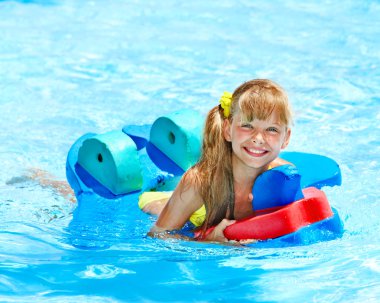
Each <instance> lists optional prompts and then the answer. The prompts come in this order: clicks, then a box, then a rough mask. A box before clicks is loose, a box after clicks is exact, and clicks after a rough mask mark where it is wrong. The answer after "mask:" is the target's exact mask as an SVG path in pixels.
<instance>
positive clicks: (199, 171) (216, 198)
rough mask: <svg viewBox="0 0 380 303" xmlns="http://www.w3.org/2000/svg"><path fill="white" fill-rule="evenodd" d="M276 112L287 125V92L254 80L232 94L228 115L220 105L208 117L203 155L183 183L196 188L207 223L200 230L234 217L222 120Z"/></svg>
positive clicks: (229, 149)
mask: <svg viewBox="0 0 380 303" xmlns="http://www.w3.org/2000/svg"><path fill="white" fill-rule="evenodd" d="M274 111H276V112H277V113H278V115H279V118H280V123H282V124H284V125H285V126H287V127H288V126H289V125H290V124H291V123H292V115H291V110H290V106H289V103H288V97H287V94H286V92H285V91H284V90H283V89H282V88H281V87H280V86H279V85H278V84H276V83H274V82H273V81H271V80H266V79H256V80H251V81H248V82H245V83H243V84H241V85H240V86H239V87H238V88H237V89H236V90H235V91H234V93H233V94H232V104H231V113H230V115H229V117H228V118H225V117H224V114H223V109H222V108H221V106H219V105H218V106H215V107H214V108H212V109H211V110H210V112H209V113H208V115H207V118H206V122H205V127H204V131H203V143H202V154H201V158H200V160H199V161H198V163H197V164H196V165H195V166H193V167H192V168H191V169H190V170H189V171H187V172H186V174H185V176H184V178H183V179H182V182H183V183H182V184H189V183H187V182H186V180H189V181H190V182H191V184H193V185H195V186H196V188H197V189H198V191H199V193H200V195H201V197H202V199H203V201H204V204H205V207H206V220H205V222H204V223H203V225H202V231H203V232H205V231H206V229H207V228H209V227H210V226H212V225H216V224H218V223H219V222H220V221H222V219H224V218H227V219H233V218H234V200H235V194H234V183H233V173H232V145H231V142H228V141H227V140H225V138H224V133H223V124H224V119H229V120H230V121H232V120H233V119H234V117H235V116H236V115H237V114H238V113H240V114H241V117H242V119H244V120H246V121H253V120H254V119H259V120H266V119H267V118H268V117H269V116H270V115H271V114H272V112H274Z"/></svg>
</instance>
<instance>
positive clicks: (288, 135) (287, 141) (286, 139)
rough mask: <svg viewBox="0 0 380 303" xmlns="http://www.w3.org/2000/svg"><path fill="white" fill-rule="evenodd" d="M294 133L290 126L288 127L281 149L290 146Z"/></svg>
mask: <svg viewBox="0 0 380 303" xmlns="http://www.w3.org/2000/svg"><path fill="white" fill-rule="evenodd" d="M291 134H292V130H291V129H290V128H288V129H287V130H286V134H285V138H284V142H283V143H282V145H281V149H284V148H286V147H287V146H288V144H289V141H290V135H291Z"/></svg>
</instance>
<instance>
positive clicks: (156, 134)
mask: <svg viewBox="0 0 380 303" xmlns="http://www.w3.org/2000/svg"><path fill="white" fill-rule="evenodd" d="M186 117H191V119H190V120H188V119H186ZM189 121H190V122H191V123H190V122H189ZM190 124H191V125H190ZM202 125H203V119H202V118H201V115H200V114H199V113H197V112H195V111H189V110H186V111H182V112H181V113H177V114H171V115H168V116H166V117H165V118H162V117H161V118H159V119H157V120H156V122H155V123H153V125H126V126H125V127H124V128H123V129H122V130H120V131H113V132H109V133H106V134H103V135H97V134H93V133H88V134H85V135H83V136H81V137H80V138H79V139H78V140H77V141H76V142H74V144H73V145H72V147H71V148H70V150H69V153H68V156H67V164H66V175H67V179H68V182H69V184H70V185H71V187H72V188H73V190H74V192H75V194H76V196H77V197H78V196H80V195H81V194H83V193H86V194H90V195H95V196H97V197H98V198H101V199H103V198H104V199H107V200H109V199H123V197H128V196H130V195H132V194H134V193H142V192H145V191H170V190H173V189H174V188H175V187H176V185H177V183H178V181H179V180H180V177H181V176H182V174H183V173H184V171H185V170H186V169H187V168H188V167H190V166H191V165H193V164H195V162H196V161H197V160H198V157H199V155H200V146H201V144H200V142H201V129H202ZM160 138H163V139H162V140H160ZM173 151H174V153H173ZM280 157H281V158H283V159H285V160H287V161H289V162H291V163H293V164H294V165H295V166H296V168H295V167H294V166H290V165H288V166H280V167H277V168H273V169H271V170H270V171H267V172H266V173H264V174H262V175H261V176H260V177H258V178H257V180H256V183H255V186H254V188H253V195H254V204H253V208H254V210H255V212H256V216H255V217H252V218H248V219H246V220H242V221H239V222H237V223H235V224H233V225H230V226H229V227H228V228H226V230H225V234H226V237H227V238H231V239H244V238H245V239H248V238H249V239H252V237H253V238H254V239H259V240H267V239H274V238H276V239H279V240H281V241H285V242H286V241H287V242H289V243H292V244H304V243H309V242H310V241H311V240H310V239H311V237H310V236H311V235H317V236H315V237H314V238H313V241H320V240H325V239H332V238H336V237H338V236H340V235H341V234H342V231H343V227H342V223H341V221H340V218H339V215H338V213H337V212H336V210H334V209H333V208H331V207H330V206H329V204H328V201H327V199H326V197H325V195H324V193H323V192H322V191H320V189H321V188H322V187H323V186H335V185H340V184H341V173H340V169H339V166H338V164H337V163H336V162H335V161H334V160H333V159H331V158H328V157H325V156H322V155H316V154H310V153H302V152H283V153H281V154H280ZM103 164H106V165H103ZM123 165H124V166H123ZM107 168H108V169H110V172H112V174H111V175H109V173H110V172H106V171H105V170H107ZM107 173H108V175H107ZM260 184H261V185H260ZM281 184H282V185H281ZM280 185H281V186H280ZM271 186H272V188H271ZM312 187H315V189H309V188H312ZM264 189H265V190H264ZM279 189H280V190H279ZM303 196H304V197H303ZM310 201H311V202H310ZM312 205H313V206H312ZM329 207H330V211H329V210H328V209H329ZM316 210H318V211H319V213H320V214H325V215H324V216H317V217H314V216H313V215H312V213H314V212H315V211H316ZM326 214H328V215H326ZM204 215H205V209H203V210H201V211H200V212H199V213H198V216H197V219H196V220H195V219H194V220H193V221H194V222H196V224H195V223H194V222H193V223H194V225H195V226H199V225H200V224H202V222H203V218H204ZM295 218H296V219H295ZM311 219H313V220H311ZM275 227H276V228H277V229H276V228H275ZM253 230H254V231H253ZM258 231H260V232H259V234H257V232H258ZM324 235H329V236H328V237H327V236H326V237H325V236H324ZM272 241H273V240H272Z"/></svg>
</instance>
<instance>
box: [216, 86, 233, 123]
mask: <svg viewBox="0 0 380 303" xmlns="http://www.w3.org/2000/svg"><path fill="white" fill-rule="evenodd" d="M219 102H220V105H221V106H222V108H223V114H224V117H226V118H228V116H229V115H230V111H231V103H232V94H231V93H229V92H224V93H223V95H222V97H221V98H220V100H219Z"/></svg>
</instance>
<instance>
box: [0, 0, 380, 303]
mask: <svg viewBox="0 0 380 303" xmlns="http://www.w3.org/2000/svg"><path fill="white" fill-rule="evenodd" d="M379 13H380V3H379V2H378V1H362V2H360V3H357V2H355V1H343V2H340V3H333V2H330V1H322V2H321V1H309V2H307V3H299V2H298V1H291V0H288V1H284V2H283V1H272V2H271V3H269V2H268V3H262V2H259V1H232V0H224V1H218V2H215V1H191V2H180V1H170V0H169V1H164V2H163V3H160V4H158V3H156V2H155V1H145V2H144V3H140V2H139V1H128V2H127V1H126V2H125V3H120V2H117V1H114V2H111V3H110V1H91V2H86V3H85V2H84V1H83V2H81V1H69V0H67V1H58V0H49V1H42V0H36V1H33V0H29V1H0V28H1V30H0V41H1V42H0V91H1V94H0V113H1V120H0V127H1V132H0V139H1V141H0V142H1V143H2V144H1V146H0V163H1V170H0V301H2V302H25V301H31V300H33V301H34V302H38V301H44V302H135V301H153V302H162V301H165V302H173V301H175V302H183V301H192V302H215V301H217V302H218V301H220V302H223V301H229V302H230V301H232V302H233V301H254V302H363V301H366V302H377V301H378V300H379V298H380V282H379V281H380V240H379V236H378V235H379V232H380V223H379V219H378V218H379V216H380V211H379V209H380V207H379V206H380V199H379V198H378V197H379V194H380V190H379V181H380V177H379V173H378V170H379V166H380V165H379V154H380V147H379V146H380V144H379V143H380V140H379V138H380V137H379V134H380V128H379V125H378V120H379V119H380V110H379V109H380V87H379V83H380V72H379V70H380V69H379V65H380V51H379V44H380V40H379V37H380V35H379V34H380V21H379V19H378V17H377V16H378V15H379ZM258 77H266V78H271V79H273V80H275V81H277V82H278V83H280V84H281V85H282V86H284V88H286V89H287V91H288V92H289V95H290V97H291V100H292V103H293V107H294V111H295V113H296V121H295V122H296V123H295V127H294V130H293V137H292V141H291V144H290V146H289V147H288V150H298V151H305V152H313V153H318V154H323V155H328V156H330V157H332V158H334V159H335V160H336V161H337V162H338V163H340V165H341V169H342V174H343V185H342V186H341V187H334V188H327V189H326V193H327V195H328V197H329V200H330V202H331V204H332V205H333V206H334V207H335V208H337V209H338V211H339V213H340V215H341V217H342V219H343V221H344V225H345V233H344V235H343V237H342V238H341V239H338V240H334V241H330V242H323V243H317V244H313V245H309V246H295V247H282V248H276V247H265V248H260V249H252V248H248V247H225V246H219V245H211V244H204V243H190V242H183V241H182V242H181V241H160V240H155V239H150V238H146V237H145V233H146V231H147V230H148V228H149V226H150V225H151V224H152V222H153V220H154V219H153V218H150V217H148V216H146V215H144V214H142V213H141V212H139V211H137V209H136V204H135V203H136V201H133V199H131V201H130V202H131V203H128V204H126V203H124V204H122V203H119V202H115V203H113V204H111V203H108V204H106V205H101V206H99V205H98V204H97V203H94V201H92V200H91V199H90V198H89V199H88V201H85V202H84V203H83V205H84V206H88V209H89V211H86V212H83V213H84V215H83V216H84V217H83V218H81V219H82V220H78V221H76V220H74V221H73V212H74V211H77V210H76V208H75V205H74V204H72V203H71V202H69V201H67V200H65V199H64V198H63V197H60V196H59V195H57V194H55V193H54V192H52V191H51V190H49V189H46V188H41V187H40V186H38V185H36V184H34V183H32V182H28V181H25V180H24V179H23V178H21V177H20V176H22V175H23V174H24V173H25V169H26V168H28V167H39V168H42V169H45V170H47V171H49V172H51V173H52V174H53V175H56V176H57V178H58V179H61V180H64V179H65V161H66V155H67V151H68V149H69V148H70V146H71V144H72V143H73V142H74V141H75V140H76V139H77V138H78V137H79V136H80V135H82V134H83V133H86V132H96V133H101V132H105V131H108V130H113V129H120V128H121V127H122V126H124V125H125V124H132V123H137V124H138V123H144V122H147V123H151V122H152V121H153V120H154V119H155V118H156V117H157V116H160V115H165V114H167V113H169V112H171V111H173V110H177V109H182V108H191V109H196V110H198V111H200V112H201V113H206V111H207V110H208V109H209V108H210V107H212V106H213V105H214V104H215V103H216V102H217V100H218V98H219V96H220V94H221V92H223V91H225V90H232V89H233V88H234V87H236V86H237V85H238V84H240V83H241V82H242V81H244V80H248V79H250V78H258ZM99 209H100V210H101V212H99ZM86 216H87V217H86ZM85 222H88V224H87V225H86V224H85Z"/></svg>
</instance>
